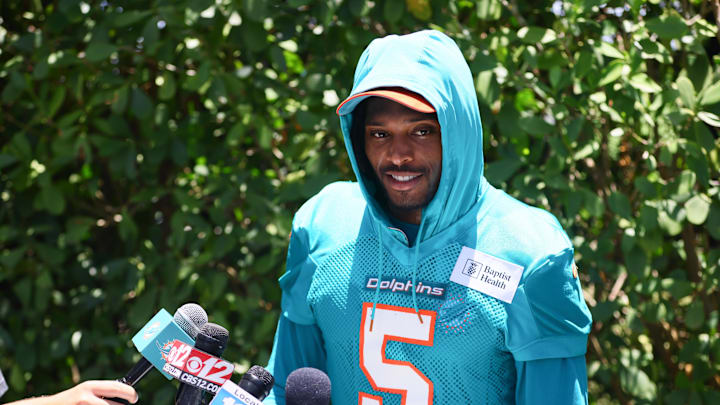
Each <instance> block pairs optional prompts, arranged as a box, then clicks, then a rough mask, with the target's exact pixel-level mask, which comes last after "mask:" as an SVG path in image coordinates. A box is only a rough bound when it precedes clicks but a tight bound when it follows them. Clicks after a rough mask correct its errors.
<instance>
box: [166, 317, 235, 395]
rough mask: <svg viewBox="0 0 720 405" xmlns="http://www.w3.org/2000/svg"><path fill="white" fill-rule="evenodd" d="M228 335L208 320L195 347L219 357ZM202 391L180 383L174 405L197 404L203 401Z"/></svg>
mask: <svg viewBox="0 0 720 405" xmlns="http://www.w3.org/2000/svg"><path fill="white" fill-rule="evenodd" d="M229 337H230V333H229V332H228V330H227V329H225V328H223V327H222V326H220V325H217V324H214V323H211V322H208V323H206V324H205V325H204V326H203V327H202V329H201V330H200V333H198V335H197V338H196V340H195V348H196V349H198V350H202V351H203V352H205V353H207V354H210V355H213V356H217V357H220V356H221V355H222V354H223V352H224V351H225V348H226V347H227V342H228V339H229ZM204 392H205V391H203V390H202V389H200V388H197V387H194V386H191V385H188V384H180V388H179V389H178V392H177V395H176V396H175V405H199V404H201V403H202V401H203V397H204V395H205V394H204Z"/></svg>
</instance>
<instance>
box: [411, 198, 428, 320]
mask: <svg viewBox="0 0 720 405" xmlns="http://www.w3.org/2000/svg"><path fill="white" fill-rule="evenodd" d="M420 218H421V219H420V228H419V229H418V233H417V236H416V237H415V246H414V250H415V252H414V253H415V255H414V256H415V257H414V258H413V272H412V300H413V308H414V309H415V313H416V314H417V316H418V319H419V320H420V323H423V320H422V317H421V316H420V309H419V308H418V303H417V296H416V294H415V290H417V285H416V284H415V282H416V281H417V268H418V256H419V254H420V238H421V236H422V231H423V228H424V226H425V217H423V216H422V211H420Z"/></svg>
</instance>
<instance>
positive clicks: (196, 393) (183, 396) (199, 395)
mask: <svg viewBox="0 0 720 405" xmlns="http://www.w3.org/2000/svg"><path fill="white" fill-rule="evenodd" d="M204 397H205V391H203V390H201V389H200V388H195V387H193V386H191V385H187V384H180V388H178V391H177V395H175V405H202V404H203V403H204V400H205V398H204Z"/></svg>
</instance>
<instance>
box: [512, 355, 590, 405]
mask: <svg viewBox="0 0 720 405" xmlns="http://www.w3.org/2000/svg"><path fill="white" fill-rule="evenodd" d="M515 368H516V370H517V381H516V389H515V403H516V404H517V405H544V404H565V405H587V403H588V395H587V369H586V367H585V356H575V357H569V358H561V359H542V360H531V361H516V362H515Z"/></svg>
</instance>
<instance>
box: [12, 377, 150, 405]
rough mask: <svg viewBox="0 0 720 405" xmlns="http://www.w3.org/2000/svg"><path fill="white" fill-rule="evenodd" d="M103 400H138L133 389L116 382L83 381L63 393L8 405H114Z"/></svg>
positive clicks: (132, 401)
mask: <svg viewBox="0 0 720 405" xmlns="http://www.w3.org/2000/svg"><path fill="white" fill-rule="evenodd" d="M104 398H121V399H124V400H127V401H130V403H133V404H134V403H136V402H137V400H138V396H137V393H136V392H135V389H134V388H133V387H131V386H129V385H126V384H123V383H121V382H117V381H98V380H96V381H85V382H83V383H80V384H78V385H76V386H74V387H72V388H70V389H67V390H65V391H63V392H59V393H57V394H55V395H51V396H48V397H41V398H32V399H25V400H22V401H19V402H13V403H12V404H8V405H116V404H117V402H114V401H110V400H108V399H104Z"/></svg>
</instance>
